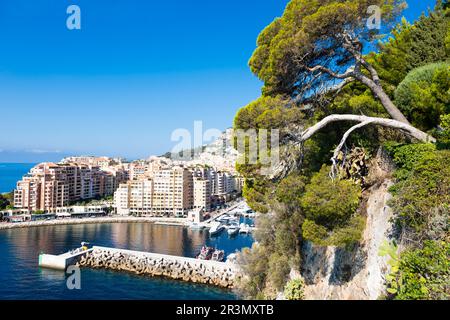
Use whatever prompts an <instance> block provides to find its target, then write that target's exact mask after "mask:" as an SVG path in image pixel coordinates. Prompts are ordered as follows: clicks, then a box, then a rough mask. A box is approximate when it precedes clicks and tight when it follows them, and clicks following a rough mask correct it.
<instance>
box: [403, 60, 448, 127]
mask: <svg viewBox="0 0 450 320" xmlns="http://www.w3.org/2000/svg"><path fill="white" fill-rule="evenodd" d="M395 103H396V105H397V106H398V107H399V108H400V109H401V110H402V111H403V112H404V113H405V115H406V116H407V117H408V118H409V119H411V120H412V123H413V125H415V126H417V127H419V128H421V129H425V130H429V129H432V128H434V127H436V126H437V125H438V124H439V122H440V116H441V115H443V114H448V113H449V112H450V64H449V63H433V64H429V65H426V66H423V67H420V68H418V69H414V70H413V71H411V72H410V73H409V74H408V75H407V76H406V78H405V79H404V80H403V81H402V82H401V83H400V85H399V86H398V87H397V89H396V90H395Z"/></svg>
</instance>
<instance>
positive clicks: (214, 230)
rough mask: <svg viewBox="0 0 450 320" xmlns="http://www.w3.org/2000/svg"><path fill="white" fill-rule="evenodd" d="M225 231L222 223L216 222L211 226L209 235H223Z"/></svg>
mask: <svg viewBox="0 0 450 320" xmlns="http://www.w3.org/2000/svg"><path fill="white" fill-rule="evenodd" d="M223 229H225V226H224V225H223V224H221V223H220V222H215V223H213V224H212V225H211V229H209V234H210V235H212V236H214V235H217V234H219V233H221V232H222V231H223Z"/></svg>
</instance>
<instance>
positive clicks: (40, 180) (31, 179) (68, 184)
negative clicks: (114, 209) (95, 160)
mask: <svg viewBox="0 0 450 320" xmlns="http://www.w3.org/2000/svg"><path fill="white" fill-rule="evenodd" d="M124 177H126V175H125V174H117V173H116V174H115V173H114V172H108V171H103V170H101V169H100V168H99V167H98V166H91V165H84V164H76V163H57V164H55V163H41V164H38V165H37V166H35V167H34V168H32V169H31V170H30V173H29V174H27V175H25V176H24V177H23V178H22V180H20V181H18V182H17V187H16V190H15V191H14V207H16V208H19V209H27V210H29V211H37V210H43V211H51V210H54V209H56V208H59V207H63V206H67V205H69V204H71V203H73V202H76V201H79V200H85V199H92V198H97V197H104V196H108V195H112V194H113V193H114V191H115V189H116V186H117V185H118V184H119V183H120V182H122V181H121V179H123V178H124Z"/></svg>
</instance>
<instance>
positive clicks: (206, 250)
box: [197, 246, 215, 260]
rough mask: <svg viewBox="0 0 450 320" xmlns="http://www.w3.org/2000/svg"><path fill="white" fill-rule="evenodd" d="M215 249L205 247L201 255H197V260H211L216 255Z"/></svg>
mask: <svg viewBox="0 0 450 320" xmlns="http://www.w3.org/2000/svg"><path fill="white" fill-rule="evenodd" d="M214 251H215V250H214V248H212V247H207V246H203V247H202V249H201V250H200V253H199V254H198V255H197V259H200V260H211V257H212V255H213V253H214Z"/></svg>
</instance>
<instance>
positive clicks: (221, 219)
mask: <svg viewBox="0 0 450 320" xmlns="http://www.w3.org/2000/svg"><path fill="white" fill-rule="evenodd" d="M230 219H231V217H230V216H229V215H226V214H225V215H223V216H221V217H219V218H217V219H216V221H217V222H223V223H227V222H228V220H230Z"/></svg>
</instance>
